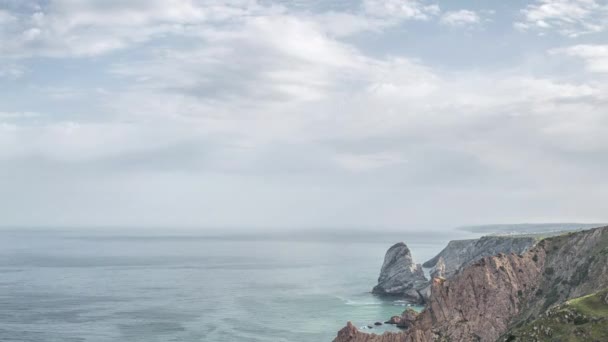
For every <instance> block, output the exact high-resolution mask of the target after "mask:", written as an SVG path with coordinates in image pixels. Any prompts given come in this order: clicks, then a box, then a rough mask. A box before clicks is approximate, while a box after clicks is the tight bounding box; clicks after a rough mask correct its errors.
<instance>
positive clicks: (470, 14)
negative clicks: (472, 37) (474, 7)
mask: <svg viewBox="0 0 608 342" xmlns="http://www.w3.org/2000/svg"><path fill="white" fill-rule="evenodd" d="M440 22H441V23H442V24H444V25H448V26H454V27H462V26H471V25H476V24H479V23H480V22H481V18H480V17H479V14H477V12H475V11H470V10H465V9H462V10H458V11H450V12H445V13H444V14H443V15H442V16H441V19H440Z"/></svg>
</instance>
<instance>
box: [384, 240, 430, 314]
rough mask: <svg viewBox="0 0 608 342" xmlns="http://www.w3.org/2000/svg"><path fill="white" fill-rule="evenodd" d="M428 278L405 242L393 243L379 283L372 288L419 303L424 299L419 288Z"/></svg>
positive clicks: (387, 253)
mask: <svg viewBox="0 0 608 342" xmlns="http://www.w3.org/2000/svg"><path fill="white" fill-rule="evenodd" d="M426 283H427V279H426V277H425V276H424V271H423V270H422V267H421V266H420V264H415V263H414V261H413V260H412V255H411V253H410V250H409V248H407V246H406V245H405V243H403V242H399V243H397V244H395V245H393V246H392V247H391V248H389V250H388V251H387V252H386V255H385V257H384V264H382V270H381V271H380V277H378V285H376V286H375V287H374V289H373V290H372V292H373V293H376V294H380V295H390V296H401V297H404V298H405V299H407V300H409V301H411V302H414V303H419V302H421V301H423V299H422V296H421V295H420V293H418V289H419V288H421V287H424V286H425V285H426Z"/></svg>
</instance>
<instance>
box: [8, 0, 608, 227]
mask: <svg viewBox="0 0 608 342" xmlns="http://www.w3.org/2000/svg"><path fill="white" fill-rule="evenodd" d="M13 3H14V4H15V6H21V5H19V2H13ZM21 3H22V2H21ZM305 5H306V7H305V8H304V9H302V8H293V7H295V6H296V4H295V3H293V2H282V3H271V2H263V3H257V2H255V1H237V2H231V4H230V5H227V4H225V3H218V2H213V1H185V0H183V1H177V0H174V1H130V2H123V1H86V2H82V1H67V0H60V1H51V2H46V1H45V2H39V3H38V6H26V7H19V9H18V10H11V11H9V12H8V13H9V15H8V17H9V19H4V21H3V23H5V24H3V25H5V26H3V30H2V31H1V32H2V33H0V35H2V37H3V38H5V37H8V36H9V33H10V34H11V35H10V36H11V37H14V38H15V39H13V40H6V41H7V42H8V43H7V44H5V45H2V48H1V49H3V50H2V51H3V53H4V55H3V56H5V58H4V59H3V60H2V63H3V64H0V65H3V66H4V67H3V68H0V70H13V69H14V70H21V71H18V72H16V73H15V72H4V74H3V75H5V77H3V79H2V80H1V81H2V82H0V86H4V88H3V90H6V91H3V92H0V100H1V101H0V102H1V103H2V105H1V106H0V111H1V112H0V146H2V149H0V184H1V185H2V186H3V189H8V190H6V191H5V193H19V191H20V190H19V189H20V188H21V189H23V188H26V189H29V190H28V191H25V192H24V194H28V195H23V198H22V199H21V200H20V201H21V202H20V201H19V200H17V201H14V200H13V198H9V196H7V197H5V198H4V202H1V201H2V200H3V198H2V197H1V196H0V203H3V204H5V205H4V206H0V207H1V208H4V211H3V212H0V214H1V215H2V216H3V217H9V216H6V215H11V216H10V217H13V218H14V221H15V222H17V221H19V220H25V219H26V218H29V216H27V213H28V212H31V211H32V209H31V207H26V204H27V203H28V201H27V199H26V197H32V198H33V197H35V198H36V199H37V200H36V201H37V202H36V203H35V205H34V207H36V208H37V209H40V210H41V211H40V212H45V213H46V214H44V215H42V216H45V217H43V218H41V219H40V221H41V222H48V220H47V219H48V218H49V217H50V218H51V219H53V220H60V221H61V220H63V222H76V221H78V222H84V221H86V219H87V218H89V219H90V218H91V217H93V218H95V219H96V220H97V219H98V220H99V223H102V224H103V223H104V222H110V221H111V222H118V221H123V222H124V221H129V220H135V221H137V220H141V221H145V222H156V223H158V222H165V223H171V222H168V221H170V220H169V219H168V217H169V216H170V218H171V219H175V220H177V221H180V222H187V223H193V224H216V223H218V224H227V223H231V224H239V223H242V224H254V225H265V224H272V225H276V226H289V225H293V224H311V225H322V224H327V223H328V222H329V224H350V223H358V224H361V223H369V224H375V223H376V222H378V221H382V222H384V223H389V224H400V223H402V222H414V223H423V222H428V220H436V218H435V217H436V208H437V207H442V208H447V209H446V212H445V213H446V215H445V218H442V220H445V221H444V222H445V223H446V224H451V222H454V221H455V220H456V221H458V222H463V221H466V220H468V219H469V218H470V217H479V212H484V213H486V212H488V213H492V216H485V214H484V215H481V216H482V217H481V218H479V219H480V220H494V219H496V220H498V219H502V218H504V217H507V218H514V219H517V220H519V219H522V220H525V219H526V218H529V217H533V216H534V217H538V215H541V216H542V215H546V216H550V215H551V214H554V213H555V212H560V213H561V212H564V210H566V211H567V210H570V209H569V208H570V204H571V203H565V202H559V203H557V202H556V201H555V198H569V197H568V194H569V193H574V194H577V196H578V194H582V193H585V195H586V197H585V198H591V199H593V201H589V202H586V201H581V203H580V204H579V205H578V206H577V209H580V210H582V211H584V212H585V213H586V214H589V215H591V214H593V213H603V211H602V210H603V208H599V207H601V205H598V204H597V203H601V201H598V199H601V198H602V196H603V195H604V194H605V189H606V188H608V184H607V183H606V182H605V175H604V173H605V167H606V166H607V165H608V159H607V158H606V157H605V156H606V155H608V153H607V152H608V151H607V146H608V140H607V139H608V138H606V135H605V133H604V132H603V131H602V129H601V128H602V127H606V125H607V124H608V122H606V121H607V120H608V118H607V117H606V114H605V106H606V103H608V98H607V95H606V94H608V86H606V84H608V82H605V77H604V74H603V72H604V71H605V70H606V69H605V63H604V60H605V58H604V57H605V56H604V55H605V53H604V52H605V51H604V50H605V47H604V46H603V45H577V46H572V47H568V48H563V49H557V50H555V49H553V50H551V53H549V54H545V51H540V53H539V51H538V50H534V51H532V52H531V53H530V54H531V55H534V56H532V57H531V58H530V59H524V58H521V59H520V58H519V55H518V56H512V55H510V56H507V57H505V59H501V60H500V63H498V64H493V63H481V62H480V63H477V62H476V63H475V64H474V67H471V66H469V65H468V64H465V63H460V64H458V65H459V67H453V66H452V64H451V63H453V62H458V61H454V58H453V57H452V56H446V57H444V56H443V55H444V54H445V51H446V45H443V44H437V43H434V42H432V41H430V40H429V41H427V40H426V38H425V37H424V34H428V32H429V31H424V30H426V29H429V30H435V29H436V27H435V26H433V25H436V24H438V23H439V24H444V25H452V26H470V25H476V24H479V23H480V22H481V21H482V20H483V18H480V17H483V16H485V15H486V14H487V13H489V12H483V11H479V12H473V11H470V10H459V11H452V12H446V13H444V14H443V15H441V12H440V10H439V7H438V5H434V4H433V3H427V2H421V1H388V2H386V1H370V0H368V1H364V2H362V3H361V5H360V6H359V5H356V6H350V7H349V8H348V9H346V10H344V9H343V10H340V9H339V8H337V6H332V7H331V9H330V10H327V11H323V10H320V9H318V8H316V7H314V6H313V5H314V4H313V5H311V4H309V3H306V4H305ZM528 9H530V10H531V9H532V7H530V8H528ZM544 10H546V9H544ZM5 17H6V16H5ZM545 19H546V18H545ZM415 21H417V22H418V23H420V22H424V25H412V26H408V25H410V24H412V22H415ZM547 22H548V23H549V22H551V20H548V21H547ZM397 25H404V26H403V27H400V26H397ZM552 25H555V24H554V23H553V24H552ZM564 25H565V26H567V25H566V24H565V23H564ZM568 25H570V24H568ZM577 25H578V24H577ZM418 26H424V27H425V29H424V30H421V31H417V27H418ZM575 26H576V25H575ZM388 27H393V28H395V27H399V28H404V29H403V30H401V29H400V30H395V31H397V32H386V31H384V30H385V29H386V28H388ZM429 27H430V28H429ZM530 29H531V28H530ZM387 31H388V30H387ZM488 31H490V30H488ZM365 32H368V33H369V32H371V34H361V33H365ZM384 33H387V34H389V38H386V37H384V36H383V34H384ZM490 33H491V32H489V34H490ZM358 34H361V35H359V36H357V35H358ZM394 34H398V38H395V36H394ZM418 36H422V39H423V40H424V41H425V44H427V43H428V44H429V45H432V44H437V46H435V47H434V49H430V48H428V47H425V48H424V49H418V46H419V45H417V44H418V43H419V42H420V40H416V38H419V37H418ZM519 36H524V35H519ZM492 37H494V36H492ZM402 38H403V41H409V39H411V41H412V44H411V46H406V45H407V44H402V43H403V42H402V41H401V40H400V39H402ZM372 40H373V42H371V43H370V41H372ZM3 41H5V40H3ZM457 43H459V42H454V44H457ZM387 46H388V48H387ZM425 49H429V50H428V51H431V52H432V53H433V58H432V59H429V58H423V56H425V52H424V51H422V52H421V51H420V50H425ZM116 51H122V53H117V54H112V52H116ZM404 51H407V52H404ZM475 53H477V51H475ZM535 53H536V54H537V55H535ZM564 55H565V56H572V57H576V58H581V59H582V60H583V61H584V62H585V63H586V64H585V65H586V67H587V69H588V70H589V71H593V73H580V65H578V64H577V63H572V60H571V58H564V57H563V56H564ZM34 56H35V57H36V58H31V57H34ZM479 58H480V59H485V58H486V56H483V55H482V54H480V57H479ZM505 61H509V62H513V61H516V62H513V63H511V64H507V63H506V62H505ZM503 62H505V64H503ZM41 70H42V71H41ZM0 74H2V71H0ZM10 75H17V76H18V77H20V78H19V82H14V80H15V78H10V77H14V76H10ZM573 75H574V76H573ZM15 92H17V93H19V94H25V95H21V99H15V98H14V96H13V95H14V93H15ZM29 113H36V114H35V115H34V114H29ZM573 113H576V116H573ZM37 173H40V174H45V175H51V176H49V179H50V180H51V181H49V180H45V179H41V178H39V177H37V176H36V174H37ZM30 178H32V179H35V181H34V182H33V183H32V182H31V181H29V182H28V179H30ZM8 179H11V180H12V179H17V180H18V181H15V182H13V181H11V182H9V181H7V180H8ZM574 179H576V180H577V182H578V183H577V186H576V187H575V186H574V185H571V184H572V180H574ZM87 184H88V185H89V186H87ZM564 184H568V186H563V185H564ZM40 189H42V190H40ZM41 192H44V194H42V195H41V196H42V197H36V196H33V195H32V194H36V193H41ZM66 193H67V194H69V196H66ZM158 193H162V194H163V195H162V196H159V195H158ZM59 197H61V198H63V197H69V198H70V199H72V198H74V200H71V201H72V202H70V203H69V204H70V205H73V206H75V207H76V208H78V203H95V204H96V205H97V207H103V208H107V209H108V211H110V212H113V213H115V214H116V216H114V215H101V214H100V213H99V212H97V213H96V211H95V210H94V209H92V207H84V206H85V204H80V205H82V206H83V208H81V209H82V210H74V209H73V208H72V209H70V210H68V209H69V208H68V207H69V205H66V206H65V207H62V206H61V204H59V203H55V202H53V207H52V209H53V210H50V209H48V210H47V211H45V210H46V209H44V208H43V205H44V203H45V201H43V200H41V199H40V200H39V199H38V198H44V199H46V200H48V199H52V198H59ZM237 197H238V198H237ZM465 197H466V198H467V199H470V201H461V199H462V198H465ZM77 199H78V200H77ZM14 203H22V204H21V206H22V208H21V209H19V205H16V204H14ZM539 203H541V204H539ZM545 203H552V204H551V205H550V204H545ZM555 203H557V204H555ZM553 205H554V207H552V206H553ZM496 207H500V208H501V209H500V210H499V209H496ZM24 208H27V210H25V209H24ZM480 208H481V209H480ZM562 209H563V210H562ZM20 210H21V211H20ZM201 211H205V213H210V214H209V215H210V216H209V215H207V214H204V215H202V214H200V213H201ZM277 211H278V212H280V215H279V214H277V215H271V214H269V213H274V212H277ZM536 211H538V212H536ZM234 212H239V215H236V216H235V215H234ZM539 212H540V214H539ZM577 212H578V211H577ZM19 213H21V214H19ZM57 213H60V214H59V215H57ZM72 213H80V214H78V215H76V214H72ZM150 213H153V215H152V216H149V214H150ZM311 213H314V214H311ZM163 214H166V216H164V215H163ZM61 215H63V216H61ZM73 215H75V216H73ZM488 215H489V214H488ZM535 215H536V216H535ZM581 215H582V214H581ZM237 216H238V217H237ZM62 217H63V218H62ZM210 217H212V218H210ZM442 217H444V216H442ZM146 220H147V221H146ZM129 222H131V221H129ZM85 223H86V222H85Z"/></svg>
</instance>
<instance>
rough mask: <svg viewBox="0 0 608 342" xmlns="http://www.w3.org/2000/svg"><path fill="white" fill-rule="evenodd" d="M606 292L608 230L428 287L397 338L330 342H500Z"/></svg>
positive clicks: (342, 336) (560, 239) (552, 241)
mask: <svg viewBox="0 0 608 342" xmlns="http://www.w3.org/2000/svg"><path fill="white" fill-rule="evenodd" d="M606 287H608V227H604V228H596V229H592V230H588V231H582V232H578V233H570V234H565V235H560V236H556V237H551V238H547V239H545V240H542V241H541V242H539V243H538V244H537V245H536V246H534V247H532V248H530V249H529V250H528V251H527V252H525V253H523V254H521V255H517V254H514V253H511V254H497V255H495V256H486V257H482V258H481V259H479V260H477V261H475V262H474V263H472V264H470V265H468V266H466V267H464V268H462V269H461V270H460V271H459V272H457V273H456V274H455V275H454V276H453V277H451V278H448V279H447V280H444V279H441V278H435V279H433V281H432V285H431V295H430V297H429V300H428V304H427V307H426V309H425V310H424V311H423V312H422V313H420V314H419V315H418V316H417V317H416V318H415V320H414V321H413V322H411V326H410V327H409V329H408V330H407V331H405V332H402V333H398V334H395V333H393V334H383V335H368V334H365V333H361V332H359V331H357V329H356V328H354V327H353V326H352V325H348V326H347V327H346V328H344V329H342V330H341V331H340V333H339V334H338V337H337V338H336V339H335V340H334V342H397V341H399V342H427V341H480V342H492V341H504V340H505V336H508V334H509V330H510V329H513V328H514V327H517V326H521V325H522V324H525V323H526V322H531V321H534V320H535V319H537V318H538V317H543V316H541V314H545V313H546V312H547V310H548V309H551V308H552V307H554V306H556V305H557V304H559V303H565V302H566V301H568V300H570V299H574V298H578V297H582V296H585V295H588V294H591V293H595V292H597V291H598V290H600V289H603V288H606ZM507 340H508V337H507Z"/></svg>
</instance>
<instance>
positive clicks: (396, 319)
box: [384, 316, 401, 324]
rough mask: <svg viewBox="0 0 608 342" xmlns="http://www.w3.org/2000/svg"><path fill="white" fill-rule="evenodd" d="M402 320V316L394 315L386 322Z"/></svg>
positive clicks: (397, 322)
mask: <svg viewBox="0 0 608 342" xmlns="http://www.w3.org/2000/svg"><path fill="white" fill-rule="evenodd" d="M399 322H401V316H393V317H391V318H390V319H389V320H388V321H386V322H384V323H386V324H399Z"/></svg>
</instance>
